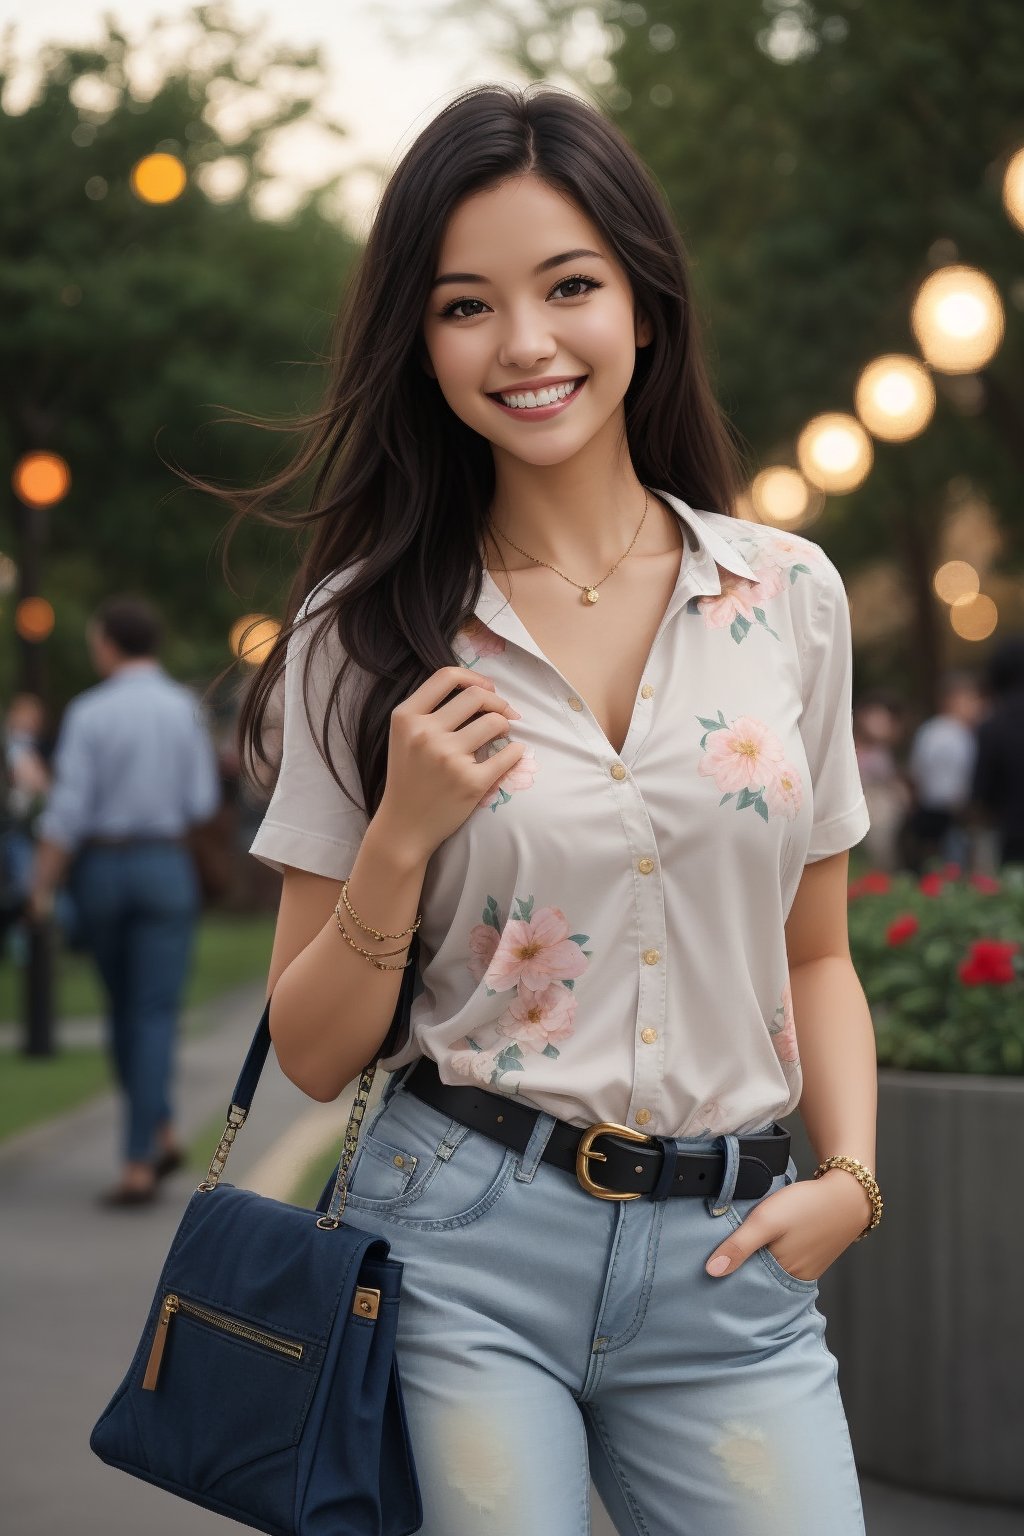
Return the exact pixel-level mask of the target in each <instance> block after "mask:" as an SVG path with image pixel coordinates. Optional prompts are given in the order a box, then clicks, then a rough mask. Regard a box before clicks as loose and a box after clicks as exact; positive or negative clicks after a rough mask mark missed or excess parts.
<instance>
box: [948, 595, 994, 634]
mask: <svg viewBox="0 0 1024 1536" xmlns="http://www.w3.org/2000/svg"><path fill="white" fill-rule="evenodd" d="M949 622H950V624H951V625H952V626H953V629H954V631H955V632H956V633H957V634H958V635H959V636H960V638H961V640H987V639H988V637H989V635H991V634H992V632H993V630H994V629H995V627H996V625H997V624H998V622H999V610H998V609H997V607H996V605H995V603H994V602H993V601H992V599H991V598H990V597H988V596H986V594H985V593H984V592H979V593H977V594H976V595H975V596H974V597H958V598H957V600H956V602H955V603H954V604H953V606H952V607H951V608H950V610H949Z"/></svg>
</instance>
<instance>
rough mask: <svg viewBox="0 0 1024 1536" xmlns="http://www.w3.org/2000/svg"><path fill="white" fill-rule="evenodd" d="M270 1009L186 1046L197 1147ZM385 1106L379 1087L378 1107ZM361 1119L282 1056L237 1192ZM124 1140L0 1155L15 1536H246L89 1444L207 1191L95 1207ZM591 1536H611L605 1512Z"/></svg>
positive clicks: (87, 1132)
mask: <svg viewBox="0 0 1024 1536" xmlns="http://www.w3.org/2000/svg"><path fill="white" fill-rule="evenodd" d="M262 1008H263V986H262V983H260V984H259V985H256V984H253V985H251V986H247V987H242V988H239V989H237V990H236V991H234V992H232V993H230V994H229V995H227V996H226V997H224V998H222V999H220V1000H219V1002H217V1003H215V1004H207V1005H205V1006H204V1008H203V1009H200V1010H199V1012H200V1013H204V1012H205V1013H206V1014H207V1017H206V1019H205V1020H201V1021H199V1022H200V1023H201V1024H202V1025H203V1027H202V1028H200V1029H198V1030H194V1031H189V1033H188V1036H187V1038H186V1039H185V1040H184V1041H183V1044H182V1046H181V1049H180V1053H179V1070H178V1084H179V1088H178V1103H179V1105H180V1107H181V1116H180V1118H181V1129H182V1132H183V1134H184V1135H185V1137H187V1138H190V1139H191V1138H192V1137H194V1136H195V1135H196V1134H197V1133H199V1132H200V1131H202V1129H203V1128H204V1127H205V1126H207V1124H208V1123H209V1121H210V1120H211V1117H213V1116H214V1115H216V1114H217V1113H218V1112H220V1111H221V1110H224V1109H226V1107H227V1102H228V1100H229V1098H230V1095H231V1090H232V1088H233V1086H234V1082H235V1077H236V1075H237V1072H238V1069H239V1067H240V1065H241V1062H242V1058H243V1056H244V1053H245V1049H246V1046H247V1044H248V1041H249V1039H250V1038H251V1035H252V1032H253V1030H254V1029H255V1027H256V1024H257V1022H258V1020H259V1017H260V1014H261V1012H262ZM190 1022H193V1023H194V1022H196V1021H194V1020H193V1021H190ZM84 1033H85V1034H88V1033H89V1030H88V1028H87V1027H86V1029H85V1030H84ZM379 1091H380V1084H379V1083H378V1084H377V1085H375V1093H374V1099H375V1098H376V1096H377V1093H379ZM348 1109H349V1099H348V1097H347V1096H344V1097H343V1098H341V1099H339V1100H338V1101H337V1102H336V1103H334V1104H329V1105H318V1104H313V1103H312V1101H311V1100H309V1099H308V1098H306V1097H305V1096H304V1095H303V1094H302V1093H300V1091H299V1090H298V1089H297V1088H296V1087H294V1085H293V1084H292V1083H290V1082H289V1081H288V1080H287V1079H286V1078H285V1077H284V1076H283V1074H282V1073H281V1072H280V1071H279V1070H278V1068H277V1066H276V1064H275V1062H274V1059H273V1054H271V1059H270V1061H269V1062H268V1064H267V1068H266V1070H265V1072H264V1075H263V1079H262V1081H261V1083H260V1087H259V1089H258V1091H257V1094H256V1098H255V1101H254V1105H253V1110H252V1114H251V1115H250V1118H249V1120H248V1121H247V1123H246V1125H245V1126H244V1127H243V1129H242V1131H241V1132H240V1133H239V1136H238V1139H237V1141H236V1142H235V1145H234V1149H233V1151H232V1153H231V1160H230V1163H229V1166H228V1171H227V1175H226V1177H228V1178H229V1179H230V1180H231V1182H232V1183H235V1184H239V1185H243V1186H246V1187H249V1188H259V1189H260V1190H261V1192H263V1193H265V1194H272V1195H274V1196H276V1197H277V1198H287V1194H288V1191H289V1190H290V1188H291V1187H292V1185H293V1182H294V1180H295V1178H296V1177H297V1176H298V1174H299V1173H300V1172H301V1169H302V1166H303V1164H304V1162H305V1161H306V1160H307V1159H308V1158H309V1157H310V1156H312V1155H315V1154H316V1152H317V1151H318V1150H319V1149H320V1148H322V1147H324V1146H325V1145H326V1143H327V1142H328V1141H329V1140H330V1139H331V1138H332V1137H334V1138H336V1139H337V1140H338V1141H339V1142H340V1136H341V1132H342V1130H343V1129H344V1125H345V1122H346V1119H347V1116H348ZM116 1137H117V1113H116V1105H115V1102H114V1100H113V1098H112V1097H111V1096H110V1095H103V1096H102V1097H101V1098H98V1099H96V1100H94V1101H93V1102H92V1103H90V1104H87V1105H85V1106H83V1107H82V1108H80V1109H77V1110H75V1111H72V1112H71V1113H69V1114H67V1115H64V1116H62V1117H61V1118H60V1119H59V1120H56V1121H53V1122H51V1123H49V1124H47V1125H44V1126H40V1127H36V1128H35V1129H33V1130H31V1131H27V1132H25V1133H23V1134H22V1135H21V1136H19V1137H16V1138H14V1139H12V1140H11V1141H9V1142H6V1143H3V1144H0V1223H2V1225H0V1231H2V1234H3V1236H2V1243H3V1258H2V1261H0V1264H2V1294H3V1367H2V1369H0V1422H2V1424H3V1434H2V1437H0V1486H2V1488H3V1498H2V1508H3V1521H2V1523H3V1531H4V1533H5V1536H54V1533H55V1532H58V1531H73V1532H74V1533H75V1536H138V1533H139V1532H140V1531H144V1532H145V1533H146V1536H225V1533H226V1532H227V1531H228V1529H229V1528H233V1529H242V1527H239V1526H236V1525H234V1523H233V1522H229V1521H226V1520H224V1519H222V1517H221V1516H219V1515H214V1514H212V1513H210V1512H208V1511H205V1510H202V1509H199V1508H197V1507H196V1506H195V1505H191V1504H189V1503H188V1502H187V1501H185V1500H183V1499H178V1498H175V1497H174V1496H172V1495H171V1494H167V1493H164V1492H162V1491H161V1490H159V1489H155V1488H152V1487H150V1486H149V1485H148V1484H146V1483H142V1482H140V1481H138V1480H137V1479H135V1478H132V1477H128V1476H125V1475H124V1474H123V1473H121V1472H118V1471H115V1470H114V1469H112V1468H109V1467H106V1466H104V1465H103V1463H102V1462H100V1461H99V1460H98V1458H97V1457H95V1456H94V1455H93V1454H92V1452H91V1451H90V1450H89V1445H88V1440H89V1432H90V1430H91V1428H92V1425H93V1423H94V1422H95V1420H96V1418H97V1417H98V1416H99V1414H100V1412H101V1411H102V1409H103V1407H104V1406H105V1404H106V1402H107V1400H108V1398H109V1397H110V1395H111V1393H112V1392H113V1390H114V1388H115V1387H116V1386H117V1384H118V1382H119V1381H120V1379H121V1376H122V1375H123V1373H124V1371H125V1369H126V1368H127V1365H128V1361H129V1359H130V1358H131V1355H132V1352H133V1350H134V1348H135V1345H136V1343H137V1341H138V1336H139V1332H140V1330H141V1328H142V1324H143V1322H144V1320H145V1316H146V1312H147V1310H148V1306H149V1301H150V1297H151V1295H152V1291H153V1288H154V1286H155V1284H156V1280H157V1276H158V1274H159V1270H160V1266H161V1263H162V1261H163V1258H164V1255H165V1253H166V1250H167V1248H168V1246H169V1243H170V1240H171V1237H172V1235H173V1232H174V1229H175V1227H176V1225H177V1222H178V1220H179V1218H180V1215H181V1212H182V1210H183V1208H184V1206H185V1204H186V1202H187V1200H188V1197H189V1194H190V1192H191V1189H192V1187H193V1182H194V1179H193V1176H192V1175H190V1174H188V1173H186V1172H181V1173H179V1174H176V1175H174V1176H173V1177H172V1178H170V1179H168V1180H167V1181H166V1182H165V1184H164V1186H163V1190H162V1194H161V1199H160V1200H159V1201H158V1202H157V1203H156V1204H155V1205H153V1206H149V1207H144V1208H141V1209H138V1210H125V1211H104V1210H102V1209H100V1208H99V1207H97V1206H96V1205H95V1204H94V1196H95V1193H96V1191H97V1190H99V1189H102V1188H103V1187H104V1186H105V1185H107V1184H109V1183H110V1182H112V1180H113V1177H114V1174H115V1151H116ZM213 1140H214V1143H215V1141H216V1136H214V1138H213ZM212 1151H213V1145H211V1147H210V1152H211V1153H212ZM864 1504H865V1510H866V1514H867V1530H868V1533H869V1536H967V1533H969V1536H1022V1533H1024V1512H1022V1511H1000V1510H995V1509H989V1508H985V1507H982V1506H980V1505H974V1504H971V1505H967V1504H961V1503H954V1502H946V1501H941V1500H933V1499H926V1498H920V1497H918V1496H917V1495H915V1494H912V1493H908V1492H905V1491H903V1490H900V1489H894V1488H888V1487H884V1486H882V1485H880V1484H876V1483H869V1482H865V1484H864ZM480 1536H487V1533H486V1531H485V1530H481V1532H480ZM523 1536H554V1533H547V1532H540V1531H538V1532H524V1533H523ZM593 1536H614V1533H613V1531H612V1527H611V1525H610V1523H609V1522H608V1520H607V1517H606V1516H605V1514H604V1511H603V1510H602V1509H601V1508H600V1507H599V1505H598V1503H597V1500H596V1499H595V1501H594V1528H593ZM688 1536H689V1533H688ZM693 1536H708V1533H703V1532H697V1533H693ZM821 1536H829V1533H828V1532H824V1531H823V1532H821Z"/></svg>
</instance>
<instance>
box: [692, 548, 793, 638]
mask: <svg viewBox="0 0 1024 1536" xmlns="http://www.w3.org/2000/svg"><path fill="white" fill-rule="evenodd" d="M719 571H720V576H721V583H722V590H721V592H720V593H713V594H709V595H708V596H706V597H698V598H696V599H695V602H696V611H697V612H699V613H701V614H703V616H704V623H705V625H706V627H707V628H708V629H728V630H729V633H730V634H731V635H732V638H733V639H734V640H735V641H736V643H737V645H738V644H739V643H740V641H741V640H744V639H746V637H747V635H748V634H749V633H750V630H751V629H752V628H753V626H754V625H755V624H760V625H761V626H762V628H764V629H766V630H767V631H768V633H769V634H770V635H772V636H773V637H774V638H775V639H776V640H777V639H778V638H779V637H778V635H777V634H776V632H775V630H774V629H772V627H771V625H770V624H769V623H768V621H767V619H766V618H765V615H764V607H763V604H764V603H766V602H768V601H769V600H770V599H771V598H773V597H777V596H778V594H779V593H780V592H781V591H782V589H783V586H784V585H785V583H784V580H783V575H782V572H781V570H780V569H779V568H778V566H766V567H764V568H763V569H761V570H759V571H758V573H757V580H756V581H750V580H749V579H748V578H747V577H746V576H738V575H737V574H736V573H735V572H734V571H727V570H724V569H722V567H719Z"/></svg>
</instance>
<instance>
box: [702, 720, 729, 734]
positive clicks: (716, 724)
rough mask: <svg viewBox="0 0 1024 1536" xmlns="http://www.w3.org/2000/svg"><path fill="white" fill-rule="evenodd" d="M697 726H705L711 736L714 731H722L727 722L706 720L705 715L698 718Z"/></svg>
mask: <svg viewBox="0 0 1024 1536" xmlns="http://www.w3.org/2000/svg"><path fill="white" fill-rule="evenodd" d="M697 724H698V725H702V726H704V728H705V730H706V731H707V732H708V733H709V734H710V733H711V732H712V731H720V730H721V729H722V727H723V726H724V725H725V721H724V720H705V719H704V716H703V715H698V716H697Z"/></svg>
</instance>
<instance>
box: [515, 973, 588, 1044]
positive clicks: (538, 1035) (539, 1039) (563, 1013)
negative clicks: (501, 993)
mask: <svg viewBox="0 0 1024 1536" xmlns="http://www.w3.org/2000/svg"><path fill="white" fill-rule="evenodd" d="M575 1013H576V999H575V998H574V997H573V995H572V993H571V992H570V991H569V990H568V989H567V988H566V987H563V986H562V985H561V983H560V982H557V981H556V982H552V983H551V984H550V985H549V986H547V987H545V988H544V990H543V992H530V991H527V990H526V989H525V988H520V991H519V995H518V997H516V998H515V999H514V1000H513V1001H512V1002H511V1003H510V1004H509V1006H508V1008H507V1009H506V1010H505V1012H504V1014H503V1015H502V1017H501V1018H500V1019H499V1020H498V1031H499V1033H501V1034H503V1035H506V1036H508V1037H509V1038H510V1039H512V1040H517V1041H518V1042H519V1044H520V1045H525V1046H526V1047H527V1048H528V1049H529V1050H531V1051H543V1050H545V1048H546V1047H547V1046H549V1045H553V1044H554V1042H555V1041H556V1040H568V1039H569V1036H570V1035H572V1034H574V1033H575V1030H574V1028H573V1018H574V1015H575ZM549 1054H555V1055H557V1052H552V1053H549Z"/></svg>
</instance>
